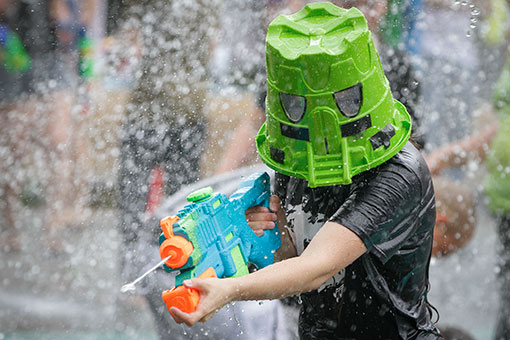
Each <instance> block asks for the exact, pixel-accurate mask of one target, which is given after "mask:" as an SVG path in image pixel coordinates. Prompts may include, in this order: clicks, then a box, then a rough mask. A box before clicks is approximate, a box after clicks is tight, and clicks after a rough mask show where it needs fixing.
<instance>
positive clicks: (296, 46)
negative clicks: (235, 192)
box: [170, 3, 441, 339]
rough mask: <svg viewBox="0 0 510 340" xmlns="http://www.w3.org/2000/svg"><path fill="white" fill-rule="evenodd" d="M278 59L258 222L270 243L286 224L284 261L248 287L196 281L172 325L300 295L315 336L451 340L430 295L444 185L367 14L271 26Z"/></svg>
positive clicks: (271, 80)
mask: <svg viewBox="0 0 510 340" xmlns="http://www.w3.org/2000/svg"><path fill="white" fill-rule="evenodd" d="M266 57H267V58H266V61H267V71H268V72H267V73H268V82H267V83H268V89H267V90H268V95H267V99H266V114H267V120H266V123H265V124H264V125H263V126H262V128H261V130H260V132H259V135H258V136H257V149H258V152H259V155H260V157H261V159H262V160H263V161H264V163H266V164H267V165H268V166H269V167H271V168H273V169H274V170H276V194H277V196H273V197H272V200H271V204H270V209H271V211H268V210H267V209H266V208H263V207H253V208H250V209H248V210H247V211H246V217H247V220H248V223H249V225H250V227H252V229H253V230H254V231H255V233H257V234H259V235H260V234H261V233H262V232H263V230H264V229H271V228H274V226H275V223H274V221H276V220H277V223H278V226H279V228H280V231H281V234H282V242H283V245H282V247H281V248H280V250H279V251H278V253H277V254H276V257H277V258H279V259H282V258H283V260H282V261H280V262H277V263H275V264H273V265H271V266H268V267H266V268H263V269H260V270H258V271H256V272H254V273H252V274H249V275H246V276H242V277H238V278H228V279H206V280H198V279H192V280H188V281H185V282H184V284H185V285H186V286H188V287H194V288H196V289H198V290H199V291H200V298H201V300H200V303H199V305H198V307H197V310H196V311H195V312H193V313H189V314H187V313H183V312H181V311H180V310H178V309H177V308H171V309H170V312H171V314H172V316H173V317H174V319H175V320H176V321H177V322H178V323H183V322H184V323H186V324H187V325H189V326H191V325H194V324H195V323H196V322H199V321H205V320H207V319H209V318H210V317H211V316H212V315H213V314H214V313H215V311H216V310H218V309H219V308H221V307H223V306H224V305H225V304H227V303H229V302H231V301H234V300H261V299H279V298H282V297H285V296H292V295H301V299H302V309H301V316H300V322H299V333H300V336H301V338H304V339H339V338H342V339H343V338H349V339H353V338H354V339H400V338H402V339H441V336H440V335H439V332H438V331H437V329H436V328H435V326H434V324H433V323H432V321H431V313H430V312H429V305H428V302H427V297H426V295H427V291H428V268H429V260H430V254H431V249H432V235H433V228H434V222H435V206H434V192H433V188H432V181H431V178H430V174H429V172H428V168H427V165H426V163H425V162H424V160H423V158H422V157H421V155H420V153H419V152H418V151H417V149H416V148H415V147H414V146H413V145H412V144H411V143H410V142H408V139H409V135H410V132H411V124H410V117H409V115H408V114H407V112H406V110H405V108H404V107H403V106H402V105H401V104H400V103H398V102H396V101H394V100H393V98H392V96H391V92H390V89H389V84H388V81H387V80H386V78H385V77H384V73H383V71H382V68H381V65H380V61H379V58H378V55H377V52H376V50H375V48H374V44H373V41H372V37H371V34H370V32H369V30H368V28H367V22H366V20H365V18H364V17H363V15H362V14H361V12H359V11H358V10H357V9H355V8H353V9H350V10H345V9H342V8H338V7H336V6H334V5H333V4H331V3H313V4H308V5H307V6H306V7H305V8H304V9H303V10H301V11H300V12H298V13H295V14H294V15H290V16H280V17H278V18H276V19H275V20H274V21H273V22H272V23H271V24H270V26H269V29H268V34H267V40H266ZM280 202H281V203H282V204H280ZM286 219H287V221H288V224H287V222H286Z"/></svg>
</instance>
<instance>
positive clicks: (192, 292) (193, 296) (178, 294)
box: [161, 267, 217, 313]
mask: <svg viewBox="0 0 510 340" xmlns="http://www.w3.org/2000/svg"><path fill="white" fill-rule="evenodd" d="M210 277H217V276H216V272H215V271H214V268H213V267H209V268H207V269H206V270H205V271H204V272H203V273H202V274H201V275H200V276H199V277H198V278H199V279H207V278H210ZM161 297H162V298H163V301H164V302H165V305H166V308H167V309H168V310H170V308H171V307H177V308H179V309H180V310H181V311H183V312H185V313H192V312H194V311H195V310H196V309H197V306H198V303H199V302H200V293H199V292H198V289H195V288H188V287H186V286H184V285H180V286H178V287H175V288H173V289H172V290H165V291H164V292H163V293H162V294H161Z"/></svg>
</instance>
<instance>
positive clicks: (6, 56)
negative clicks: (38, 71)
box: [0, 23, 32, 73]
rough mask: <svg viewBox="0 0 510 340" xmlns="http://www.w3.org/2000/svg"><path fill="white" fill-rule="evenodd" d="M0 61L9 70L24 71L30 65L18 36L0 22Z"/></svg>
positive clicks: (29, 59)
mask: <svg viewBox="0 0 510 340" xmlns="http://www.w3.org/2000/svg"><path fill="white" fill-rule="evenodd" d="M0 63H2V64H4V65H5V67H6V68H7V70H8V71H10V72H16V73H18V72H25V71H27V70H29V69H30V68H31V67H32V60H31V58H30V56H29V55H28V53H27V51H26V50H25V47H24V46H23V43H22V42H21V39H20V38H19V36H18V35H17V34H16V33H14V32H13V31H12V30H10V29H9V28H8V27H7V26H6V25H4V24H2V23H0Z"/></svg>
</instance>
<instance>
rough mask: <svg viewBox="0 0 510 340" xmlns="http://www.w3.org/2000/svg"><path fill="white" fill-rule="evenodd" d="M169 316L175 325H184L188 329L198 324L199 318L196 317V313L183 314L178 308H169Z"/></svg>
mask: <svg viewBox="0 0 510 340" xmlns="http://www.w3.org/2000/svg"><path fill="white" fill-rule="evenodd" d="M169 312H170V314H171V315H172V317H173V318H174V320H175V322H177V323H185V324H186V325H188V326H189V327H191V326H193V325H194V324H196V323H197V322H198V320H199V319H201V317H197V315H196V313H184V312H183V311H181V310H180V309H179V308H176V307H171V308H170V309H169Z"/></svg>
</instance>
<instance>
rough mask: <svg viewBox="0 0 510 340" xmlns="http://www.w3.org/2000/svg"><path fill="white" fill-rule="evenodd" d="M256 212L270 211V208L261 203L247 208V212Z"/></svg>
mask: <svg viewBox="0 0 510 340" xmlns="http://www.w3.org/2000/svg"><path fill="white" fill-rule="evenodd" d="M256 212H269V209H268V208H266V207H263V206H261V205H256V206H254V207H250V208H248V209H246V211H245V214H249V213H256Z"/></svg>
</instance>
